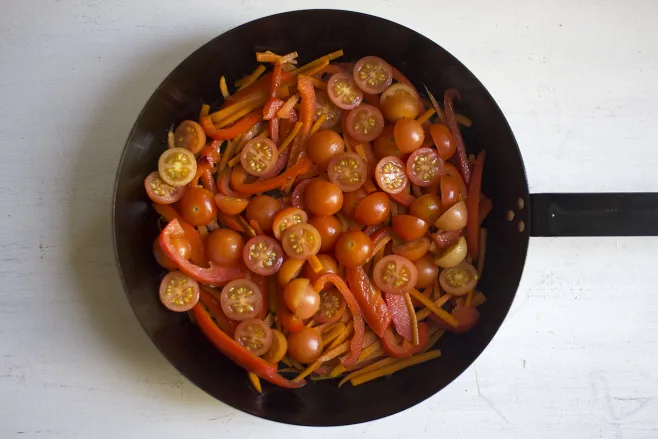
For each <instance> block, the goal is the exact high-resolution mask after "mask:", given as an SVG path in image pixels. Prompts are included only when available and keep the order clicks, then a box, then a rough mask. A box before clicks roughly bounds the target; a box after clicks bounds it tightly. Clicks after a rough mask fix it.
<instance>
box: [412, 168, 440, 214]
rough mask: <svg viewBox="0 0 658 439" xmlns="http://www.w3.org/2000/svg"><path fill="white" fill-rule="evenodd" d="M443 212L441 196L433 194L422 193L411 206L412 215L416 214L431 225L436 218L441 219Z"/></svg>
mask: <svg viewBox="0 0 658 439" xmlns="http://www.w3.org/2000/svg"><path fill="white" fill-rule="evenodd" d="M441 178H443V176H441ZM441 212H442V209H441V198H439V197H437V196H436V195H433V194H425V195H421V196H420V197H418V198H416V199H415V200H414V201H413V202H412V203H411V206H410V207H409V214H410V215H413V216H416V217H418V218H420V219H422V220H423V221H425V222H427V223H428V224H431V225H434V223H435V222H436V220H438V219H439V217H440V216H441Z"/></svg>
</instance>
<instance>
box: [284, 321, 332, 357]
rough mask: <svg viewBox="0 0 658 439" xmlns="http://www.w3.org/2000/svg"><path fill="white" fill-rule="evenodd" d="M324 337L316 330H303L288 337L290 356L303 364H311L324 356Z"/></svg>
mask: <svg viewBox="0 0 658 439" xmlns="http://www.w3.org/2000/svg"><path fill="white" fill-rule="evenodd" d="M323 348H324V345H323V343H322V335H321V334H320V331H318V330H317V329H314V328H302V329H301V330H299V331H297V332H293V333H292V334H289V335H288V354H289V355H290V356H291V357H292V358H294V359H295V360H297V361H299V362H300V363H302V364H309V363H312V362H314V361H315V360H317V359H318V358H320V355H322V349H323Z"/></svg>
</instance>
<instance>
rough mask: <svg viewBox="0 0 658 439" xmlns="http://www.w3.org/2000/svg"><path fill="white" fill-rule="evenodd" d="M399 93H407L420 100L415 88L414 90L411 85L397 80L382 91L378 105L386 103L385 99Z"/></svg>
mask: <svg viewBox="0 0 658 439" xmlns="http://www.w3.org/2000/svg"><path fill="white" fill-rule="evenodd" d="M400 95H408V96H412V97H413V98H415V99H416V100H420V96H418V93H416V90H414V89H413V87H409V86H408V85H407V84H403V83H401V82H397V83H395V84H393V85H391V86H390V87H388V88H387V89H386V90H384V93H382V95H381V97H380V98H379V105H381V106H384V103H386V101H387V100H389V99H390V98H392V97H394V96H400Z"/></svg>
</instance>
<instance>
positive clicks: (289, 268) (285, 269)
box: [276, 258, 306, 287]
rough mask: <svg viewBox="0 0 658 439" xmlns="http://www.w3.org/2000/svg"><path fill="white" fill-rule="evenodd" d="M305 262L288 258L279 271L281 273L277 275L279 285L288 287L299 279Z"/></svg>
mask: <svg viewBox="0 0 658 439" xmlns="http://www.w3.org/2000/svg"><path fill="white" fill-rule="evenodd" d="M304 262H306V261H304V260H303V259H302V260H299V259H292V258H288V259H286V260H285V261H283V264H282V265H281V268H280V269H279V272H278V273H277V275H276V278H277V280H278V281H279V284H281V285H283V286H284V287H285V286H286V285H288V283H289V282H290V281H291V280H293V279H295V278H297V276H299V273H301V271H302V268H303V267H304Z"/></svg>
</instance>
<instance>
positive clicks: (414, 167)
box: [407, 148, 443, 186]
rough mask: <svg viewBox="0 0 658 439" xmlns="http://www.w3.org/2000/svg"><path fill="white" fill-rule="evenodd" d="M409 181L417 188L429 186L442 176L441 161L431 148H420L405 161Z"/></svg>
mask: <svg viewBox="0 0 658 439" xmlns="http://www.w3.org/2000/svg"><path fill="white" fill-rule="evenodd" d="M407 174H408V175H409V180H411V182H412V183H414V184H417V185H418V186H430V185H432V184H434V183H436V182H438V181H439V179H440V178H441V174H443V160H441V157H439V155H438V154H437V153H436V150H435V149H433V148H420V149H417V150H416V151H414V152H413V153H412V154H411V155H410V156H409V159H407Z"/></svg>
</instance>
